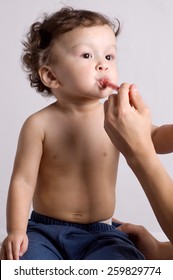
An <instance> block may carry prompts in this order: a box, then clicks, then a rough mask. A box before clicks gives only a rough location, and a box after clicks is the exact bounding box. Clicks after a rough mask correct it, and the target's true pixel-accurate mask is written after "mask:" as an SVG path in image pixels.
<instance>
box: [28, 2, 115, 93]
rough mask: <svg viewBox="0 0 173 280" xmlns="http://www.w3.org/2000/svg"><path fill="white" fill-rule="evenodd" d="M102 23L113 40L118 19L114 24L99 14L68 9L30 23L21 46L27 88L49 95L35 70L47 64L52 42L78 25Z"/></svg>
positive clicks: (87, 25)
mask: <svg viewBox="0 0 173 280" xmlns="http://www.w3.org/2000/svg"><path fill="white" fill-rule="evenodd" d="M105 24H106V25H109V26H110V27H111V28H112V30H113V31H114V34H115V37H117V36H118V34H119V32H120V23H119V20H118V19H116V24H115V23H114V22H112V21H110V20H109V19H108V18H107V17H106V16H104V15H102V14H100V13H97V12H93V11H88V10H75V9H73V8H71V7H65V8H62V9H61V10H59V11H57V12H55V13H53V14H51V15H45V16H44V19H43V21H42V22H39V21H37V22H35V23H33V24H32V25H31V27H30V30H29V32H28V33H27V35H26V41H23V42H22V44H23V46H24V49H23V55H22V64H23V68H24V70H25V71H26V72H27V73H28V75H27V78H28V80H29V81H30V85H31V87H34V88H36V91H38V92H39V93H42V94H43V95H45V96H52V92H51V89H50V88H48V87H46V86H45V85H44V84H43V83H42V81H41V79H40V77H39V73H38V71H39V69H40V68H41V67H42V66H43V65H46V64H47V65H48V64H49V62H50V55H51V48H52V46H53V43H54V41H55V39H56V40H57V39H58V38H59V37H60V36H61V35H62V34H64V33H66V32H68V31H70V30H73V29H74V28H76V27H79V26H84V27H90V26H96V25H105Z"/></svg>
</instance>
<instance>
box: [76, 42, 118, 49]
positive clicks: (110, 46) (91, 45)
mask: <svg viewBox="0 0 173 280" xmlns="http://www.w3.org/2000/svg"><path fill="white" fill-rule="evenodd" d="M82 46H87V47H90V48H92V47H93V46H94V45H93V44H91V43H90V42H81V43H78V44H75V45H74V46H72V47H71V49H75V48H78V47H82ZM111 48H113V49H115V50H117V46H116V44H111V45H108V46H107V47H106V49H111Z"/></svg>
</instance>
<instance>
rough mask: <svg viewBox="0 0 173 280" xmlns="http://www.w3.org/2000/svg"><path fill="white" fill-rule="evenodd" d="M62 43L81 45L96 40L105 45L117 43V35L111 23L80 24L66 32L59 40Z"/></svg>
mask: <svg viewBox="0 0 173 280" xmlns="http://www.w3.org/2000/svg"><path fill="white" fill-rule="evenodd" d="M58 41H59V42H61V43H62V44H69V45H71V46H72V45H73V46H76V45H80V44H88V43H91V42H95V43H98V44H100V46H101V44H103V45H107V44H108V45H115V42H116V37H115V34H114V31H113V30H112V28H111V27H110V26H109V25H98V26H90V27H84V26H79V27H77V28H74V29H73V30H71V31H68V32H66V33H64V34H63V35H62V36H61V37H60V38H59V40H58Z"/></svg>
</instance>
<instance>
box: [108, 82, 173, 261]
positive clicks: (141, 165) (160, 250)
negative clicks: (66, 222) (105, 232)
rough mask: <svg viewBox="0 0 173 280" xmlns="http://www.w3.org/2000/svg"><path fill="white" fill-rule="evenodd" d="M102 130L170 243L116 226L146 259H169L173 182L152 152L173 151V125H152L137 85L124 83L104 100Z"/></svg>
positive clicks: (137, 228)
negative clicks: (117, 90)
mask: <svg viewBox="0 0 173 280" xmlns="http://www.w3.org/2000/svg"><path fill="white" fill-rule="evenodd" d="M105 129H106V131H107V133H108V134H109V137H110V138H111V140H112V142H113V143H114V145H115V146H116V147H117V149H118V150H119V151H120V152H121V153H122V154H123V155H124V157H125V158H126V160H127V163H128V165H129V167H130V168H131V169H132V171H133V172H134V174H135V175H136V177H137V178H138V180H139V182H140V184H141V186H142V187H143V190H144V192H145V193H146V196H147V198H148V200H149V202H150V204H151V206H152V208H153V211H154V213H155V215H156V217H157V220H158V222H159V223H160V225H161V227H162V229H163V231H164V232H165V234H166V235H167V237H168V238H169V240H170V241H171V242H159V241H158V240H156V239H155V238H154V237H153V236H152V235H151V234H150V233H149V232H148V231H147V230H146V229H145V228H144V227H142V226H137V225H132V224H129V223H125V224H123V225H122V226H121V227H120V228H119V229H120V230H123V231H125V232H127V233H129V234H130V237H131V238H132V240H133V241H134V242H135V244H136V246H137V247H138V249H139V250H140V251H141V252H143V254H144V255H145V256H146V258H147V259H173V237H172V236H173V226H172V217H173V207H172V198H173V181H172V178H171V177H170V176H169V174H168V173H167V171H166V169H165V168H164V166H163V165H162V163H161V162H160V160H159V158H158V156H157V154H156V152H158V153H171V152H173V125H172V124H170V125H163V126H161V127H155V126H152V125H151V116H150V111H149V109H148V107H147V106H146V104H145V103H144V101H143V100H142V98H141V96H140V94H139V92H138V90H137V88H136V87H135V86H134V85H133V86H131V85H128V84H124V85H122V86H121V88H120V90H119V93H118V95H116V96H113V95H112V96H111V97H109V100H108V101H107V102H106V103H105ZM153 144H154V145H153Z"/></svg>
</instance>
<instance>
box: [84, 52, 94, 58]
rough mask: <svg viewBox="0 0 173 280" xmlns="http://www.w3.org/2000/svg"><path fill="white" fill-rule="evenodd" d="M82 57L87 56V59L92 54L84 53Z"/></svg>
mask: <svg viewBox="0 0 173 280" xmlns="http://www.w3.org/2000/svg"><path fill="white" fill-rule="evenodd" d="M82 57H83V58H85V59H88V58H91V57H92V55H91V54H90V53H83V54H82Z"/></svg>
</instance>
